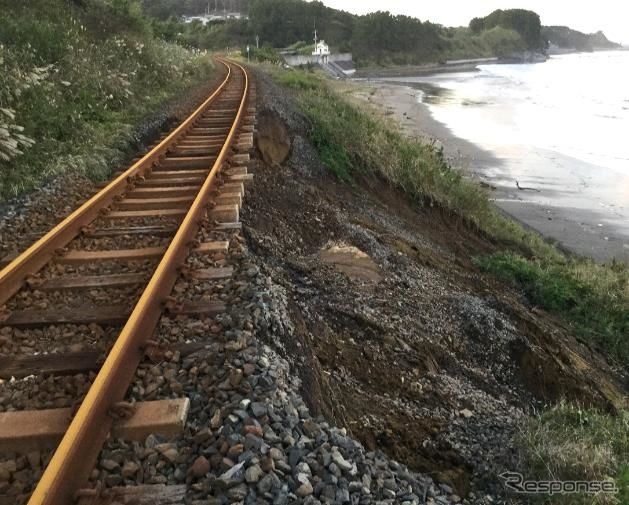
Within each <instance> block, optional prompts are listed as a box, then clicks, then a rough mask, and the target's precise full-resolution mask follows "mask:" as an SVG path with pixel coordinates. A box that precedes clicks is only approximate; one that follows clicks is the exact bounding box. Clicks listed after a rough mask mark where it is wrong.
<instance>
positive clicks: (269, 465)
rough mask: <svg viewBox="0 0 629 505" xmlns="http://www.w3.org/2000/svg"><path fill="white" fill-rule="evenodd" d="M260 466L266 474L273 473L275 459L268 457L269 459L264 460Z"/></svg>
mask: <svg viewBox="0 0 629 505" xmlns="http://www.w3.org/2000/svg"><path fill="white" fill-rule="evenodd" d="M260 466H261V467H262V470H264V471H265V472H267V473H268V472H272V471H273V470H275V461H273V458H271V457H268V458H264V459H263V460H262V461H261V462H260Z"/></svg>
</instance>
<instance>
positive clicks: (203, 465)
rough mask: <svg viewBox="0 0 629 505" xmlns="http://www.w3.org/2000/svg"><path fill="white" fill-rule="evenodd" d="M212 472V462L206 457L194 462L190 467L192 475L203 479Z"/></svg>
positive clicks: (200, 457)
mask: <svg viewBox="0 0 629 505" xmlns="http://www.w3.org/2000/svg"><path fill="white" fill-rule="evenodd" d="M209 471H210V462H209V461H208V460H207V458H206V457H205V456H199V457H198V458H197V459H195V460H194V462H193V463H192V466H191V467H190V473H191V474H192V476H193V477H197V478H198V477H203V476H205V475H207V473H208V472H209Z"/></svg>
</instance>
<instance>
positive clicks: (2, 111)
mask: <svg viewBox="0 0 629 505" xmlns="http://www.w3.org/2000/svg"><path fill="white" fill-rule="evenodd" d="M84 3H85V4H86V6H85V7H84V8H80V7H77V6H75V5H74V4H71V3H69V2H66V1H63V0H31V1H29V2H12V1H9V0H0V61H1V62H2V72H0V200H1V199H5V198H7V197H10V196H13V195H16V194H18V193H20V192H22V191H24V190H27V189H29V188H31V187H34V186H35V185H37V184H38V183H39V182H40V181H42V180H43V179H45V178H48V177H50V176H52V175H54V174H60V173H65V172H68V171H73V172H82V173H86V174H87V175H89V176H95V177H98V176H102V175H105V174H106V173H107V172H108V170H109V169H110V168H111V166H112V165H113V164H115V163H116V162H119V161H120V160H121V159H122V157H123V153H124V151H125V150H126V149H127V147H128V145H129V143H130V142H131V141H132V140H133V139H132V138H131V137H132V130H133V126H134V125H135V124H137V123H138V121H139V120H140V119H141V118H142V117H143V116H145V115H146V114H147V113H148V112H150V111H153V110H155V109H157V108H158V107H159V105H160V104H162V103H163V102H164V101H165V100H167V99H169V98H171V97H173V96H176V95H177V94H178V93H180V92H181V91H182V90H184V89H185V88H187V87H189V86H191V85H192V84H194V83H197V82H200V81H201V80H202V79H204V78H206V77H207V76H208V75H209V74H210V73H211V71H212V63H211V61H210V58H209V57H208V56H206V55H202V54H200V53H198V52H192V51H188V50H185V49H183V48H182V47H180V46H177V45H174V44H167V43H165V42H162V41H159V40H157V39H155V38H154V37H153V36H152V34H151V32H150V29H149V28H148V25H147V23H146V22H145V20H144V19H143V18H142V16H141V14H140V11H139V10H136V8H135V6H134V4H133V3H129V2H114V4H115V5H117V7H114V6H112V5H110V3H108V2H103V1H96V0H91V1H86V2H84Z"/></svg>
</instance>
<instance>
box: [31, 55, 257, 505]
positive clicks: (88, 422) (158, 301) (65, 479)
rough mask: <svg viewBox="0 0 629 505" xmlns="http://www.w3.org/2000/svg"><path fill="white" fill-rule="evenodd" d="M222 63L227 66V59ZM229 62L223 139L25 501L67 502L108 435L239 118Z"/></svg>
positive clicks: (59, 504) (53, 504)
mask: <svg viewBox="0 0 629 505" xmlns="http://www.w3.org/2000/svg"><path fill="white" fill-rule="evenodd" d="M223 63H224V64H226V65H227V63H226V62H223ZM229 65H234V66H237V67H239V68H240V70H241V71H242V73H243V79H244V90H243V94H242V99H241V102H240V106H239V108H238V112H237V114H236V119H235V120H234V123H233V125H232V127H231V129H230V131H229V135H228V137H227V140H226V141H225V144H224V145H223V147H222V149H221V151H220V153H219V155H218V158H217V159H216V162H215V163H214V165H213V166H212V169H211V170H210V172H209V174H208V176H207V178H206V180H205V182H204V183H203V186H202V187H201V189H200V191H199V193H198V195H197V196H196V198H195V200H194V202H193V203H192V206H191V207H190V211H189V212H188V214H187V215H186V217H185V218H184V220H183V221H182V223H181V225H180V228H179V230H178V231H177V233H176V235H175V237H174V238H173V240H172V242H171V243H170V245H169V246H168V248H167V250H166V253H165V254H164V256H163V258H162V260H161V261H160V263H159V265H158V266H157V268H156V270H155V273H154V274H153V276H152V277H151V280H150V281H149V283H148V285H147V287H146V289H145V290H144V292H143V293H142V296H141V297H140V299H139V301H138V303H137V304H136V306H135V308H134V309H133V312H132V313H131V316H130V317H129V320H128V321H127V323H126V325H125V326H124V328H123V329H122V331H121V333H120V335H119V336H118V339H117V340H116V342H115V343H114V346H113V347H112V349H111V351H110V352H109V354H108V356H107V358H106V360H105V363H104V364H103V366H102V368H101V369H100V371H99V373H98V375H97V376H96V378H95V380H94V382H93V384H92V386H91V387H90V389H89V390H88V392H87V395H86V396H85V399H84V400H83V402H82V403H81V406H80V407H79V409H78V411H77V413H76V415H75V417H74V419H73V420H72V422H71V423H70V426H69V428H68V430H67V432H66V433H65V435H64V437H63V439H62V440H61V442H60V444H59V446H58V447H57V450H56V451H55V453H54V454H53V457H52V459H51V460H50V463H49V464H48V466H47V468H46V470H45V471H44V473H43V475H42V477H41V479H40V481H39V483H38V484H37V486H36V488H35V490H34V491H33V494H32V495H31V498H30V500H29V502H28V504H29V505H65V504H70V503H72V501H73V499H74V497H75V494H76V491H77V490H79V489H80V488H81V486H83V485H84V484H85V482H86V481H87V478H88V477H89V473H90V472H91V469H92V465H93V464H94V462H95V461H96V459H97V457H98V453H99V452H100V450H101V448H102V445H103V443H104V441H105V440H106V439H107V437H108V434H109V431H110V428H111V425H112V418H111V417H110V415H109V411H110V408H111V407H112V406H113V405H115V404H116V403H117V402H119V401H120V400H122V399H123V398H124V395H125V393H126V391H127V388H128V386H129V384H130V383H131V381H132V379H133V376H134V373H135V370H136V368H137V366H138V364H139V363H140V360H141V359H142V356H143V351H142V346H143V343H144V342H145V341H146V340H148V339H149V338H150V337H151V335H152V333H153V331H154V329H155V327H156V325H157V323H158V321H159V318H160V316H161V312H162V308H163V302H164V301H165V300H166V298H167V297H168V296H169V295H170V292H171V290H172V288H173V286H174V284H175V281H176V280H177V276H178V271H177V269H178V267H179V266H180V265H182V264H183V263H184V261H185V258H186V256H187V254H188V250H189V246H190V244H191V242H192V240H193V238H194V236H195V233H196V231H197V230H198V226H199V223H200V222H202V220H203V218H204V214H205V212H206V204H207V203H208V199H209V195H210V191H211V189H212V186H213V182H214V179H215V177H216V175H217V173H218V172H219V170H220V169H221V167H222V165H223V163H224V162H225V159H226V157H227V155H228V153H229V150H230V148H231V144H232V142H233V140H234V137H235V135H236V132H237V130H238V127H239V124H240V121H241V119H242V117H243V113H244V110H245V107H246V103H247V95H248V91H249V79H248V76H247V72H246V70H245V69H244V68H243V67H242V66H240V65H238V64H236V63H231V62H230V63H229ZM230 74H231V71H230Z"/></svg>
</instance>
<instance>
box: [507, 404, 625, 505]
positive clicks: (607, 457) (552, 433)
mask: <svg viewBox="0 0 629 505" xmlns="http://www.w3.org/2000/svg"><path fill="white" fill-rule="evenodd" d="M518 448H519V456H520V458H521V462H520V464H521V466H522V467H523V468H524V469H525V471H526V472H527V474H526V475H525V477H526V479H527V480H532V479H538V480H561V481H567V480H588V481H591V480H613V481H614V482H615V484H616V487H617V488H618V489H619V491H620V492H619V494H616V495H611V494H608V495H604V494H599V495H585V494H569V495H563V496H560V495H556V496H554V497H553V498H549V497H539V501H540V502H548V503H556V504H565V505H573V504H574V505H586V504H588V505H589V504H610V505H611V504H618V505H625V504H627V503H629V411H622V412H619V413H618V414H617V415H615V416H611V415H608V414H604V413H600V412H597V411H595V410H590V409H583V408H581V407H578V406H575V405H569V404H564V403H561V404H559V405H556V406H555V407H552V408H550V409H549V410H547V411H545V412H544V413H542V414H541V415H539V416H537V417H533V418H531V419H529V421H528V423H527V424H526V426H525V427H524V429H523V430H522V433H521V435H520V437H519V440H518Z"/></svg>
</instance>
